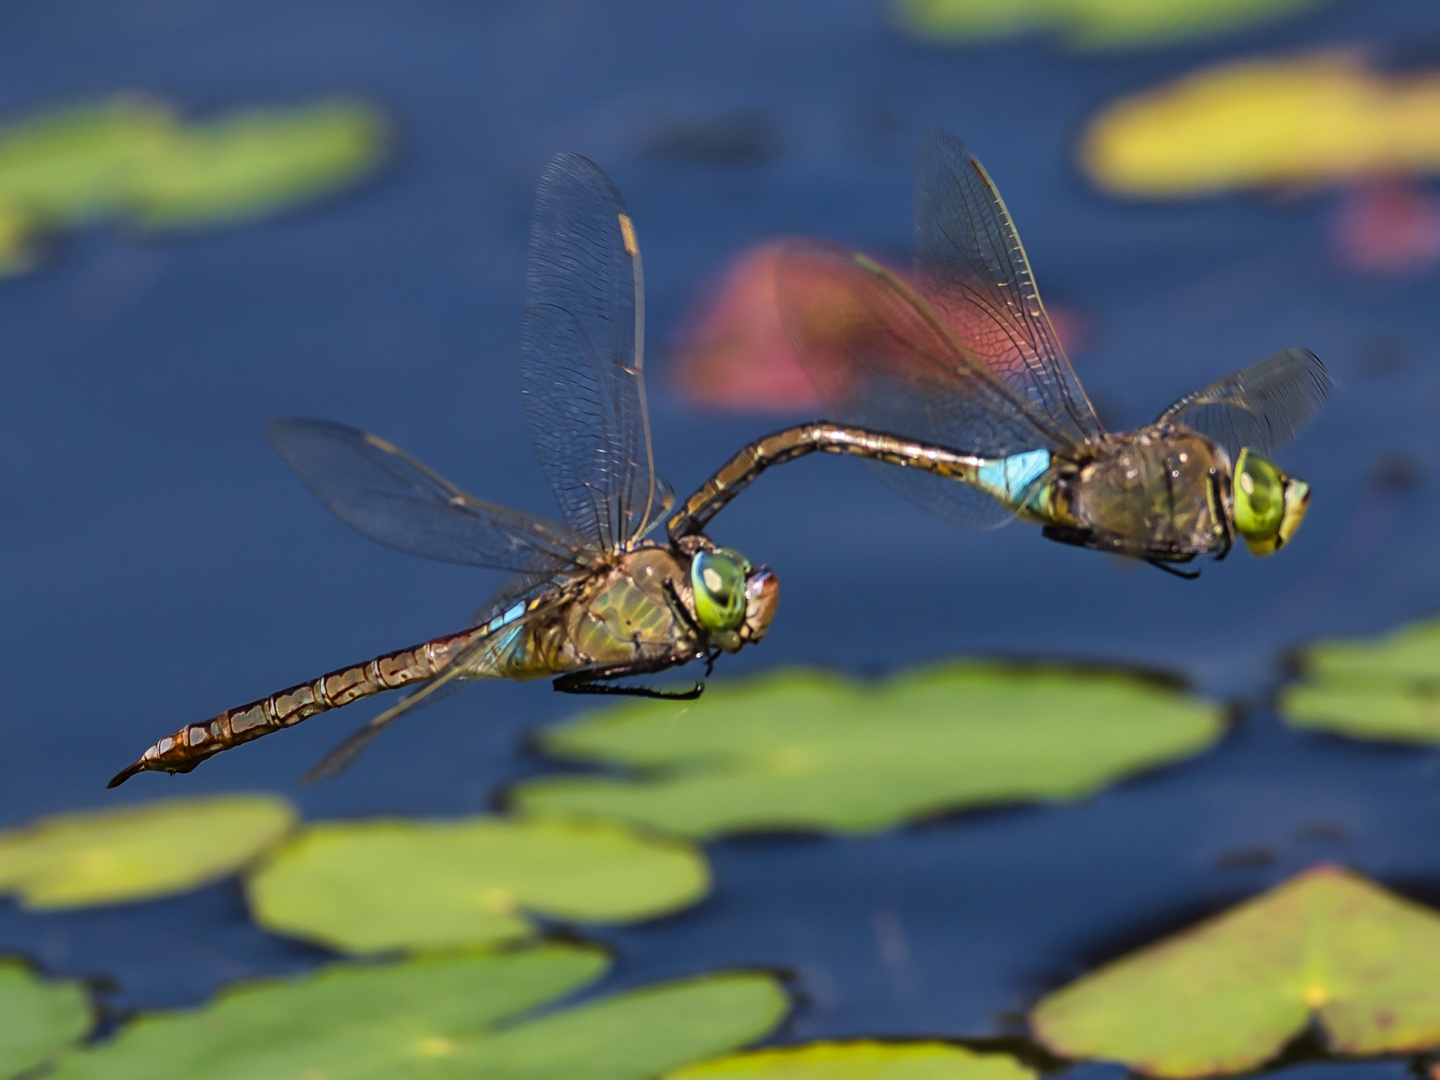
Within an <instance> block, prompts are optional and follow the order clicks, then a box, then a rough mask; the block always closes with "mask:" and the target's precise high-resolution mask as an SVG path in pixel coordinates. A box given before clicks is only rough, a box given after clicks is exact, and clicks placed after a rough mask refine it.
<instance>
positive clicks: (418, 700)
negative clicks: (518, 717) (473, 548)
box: [300, 600, 554, 784]
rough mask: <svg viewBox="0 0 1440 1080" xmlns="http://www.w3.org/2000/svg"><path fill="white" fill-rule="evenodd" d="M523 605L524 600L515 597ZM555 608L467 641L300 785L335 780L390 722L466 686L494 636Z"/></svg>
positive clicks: (536, 609) (542, 608)
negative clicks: (466, 643)
mask: <svg viewBox="0 0 1440 1080" xmlns="http://www.w3.org/2000/svg"><path fill="white" fill-rule="evenodd" d="M518 602H519V603H521V604H522V605H525V603H526V602H525V601H524V600H518ZM553 610H554V605H553V604H546V603H544V602H540V603H539V605H538V606H536V607H533V608H531V610H529V611H527V612H525V613H524V615H522V616H521V617H519V618H518V619H514V620H511V621H509V622H506V623H505V624H504V625H502V626H498V627H497V628H496V629H495V630H493V631H491V632H488V633H485V634H483V635H482V636H480V637H477V638H476V639H475V640H474V641H472V642H471V643H470V644H468V645H466V646H465V647H464V648H463V649H461V650H460V651H459V652H458V653H456V654H455V656H454V657H452V658H451V660H450V662H449V663H448V664H446V665H445V667H444V668H443V669H441V671H440V672H439V673H438V674H436V676H435V677H434V678H433V679H431V680H429V681H428V682H426V683H425V684H424V685H422V686H421V687H420V688H419V689H418V690H414V691H412V692H411V693H409V694H406V695H405V696H404V697H403V698H401V699H400V700H399V701H397V702H396V703H395V704H394V705H392V706H390V708H388V709H386V710H385V711H384V712H382V713H380V714H378V715H377V716H374V717H371V718H370V719H369V720H368V721H366V723H365V726H364V727H362V728H360V729H359V730H358V731H355V732H354V733H352V734H351V735H350V736H349V737H348V738H346V739H345V740H344V741H342V742H341V743H340V745H339V746H337V747H335V749H333V750H331V751H330V752H329V753H328V754H326V755H325V756H324V757H323V758H321V759H320V761H319V762H318V763H317V764H316V765H315V766H314V767H313V768H312V769H310V770H309V771H307V772H306V773H305V775H304V776H303V777H302V778H301V781H300V782H301V783H302V784H313V783H315V782H316V781H319V780H334V779H335V778H336V777H337V776H339V775H340V774H341V773H343V772H345V770H346V769H348V768H350V766H351V765H354V764H355V762H356V761H357V760H358V759H359V758H360V755H361V754H363V753H364V752H365V751H366V750H367V749H368V748H369V746H370V744H371V743H372V742H374V741H375V740H376V739H377V738H378V737H379V736H380V733H381V732H382V731H384V730H385V729H386V728H387V727H389V726H390V725H391V724H393V723H394V722H395V721H396V720H398V719H400V717H402V716H404V715H405V714H406V713H410V712H413V711H415V710H416V709H419V708H422V707H424V706H426V705H433V704H435V703H436V702H437V701H443V700H445V699H446V698H447V697H449V696H450V695H451V694H453V693H455V692H456V691H458V690H461V689H463V688H464V686H465V681H466V676H467V675H472V674H473V673H472V671H471V668H472V665H474V663H475V662H476V661H477V660H479V659H480V658H481V657H482V656H484V655H485V652H486V650H488V649H492V648H494V647H495V643H496V642H495V635H496V634H497V633H498V634H507V633H510V632H511V631H512V628H513V627H514V626H515V625H516V624H518V623H523V622H525V621H526V620H529V619H536V618H543V617H545V616H546V615H548V614H549V613H550V612H551V611H553Z"/></svg>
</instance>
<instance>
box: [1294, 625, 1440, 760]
mask: <svg viewBox="0 0 1440 1080" xmlns="http://www.w3.org/2000/svg"><path fill="white" fill-rule="evenodd" d="M1301 665H1302V668H1303V671H1304V676H1303V678H1302V679H1301V680H1300V681H1299V682H1297V683H1295V684H1293V685H1291V686H1289V687H1286V688H1285V690H1284V691H1283V692H1282V693H1281V695H1280V701H1279V709H1280V713H1281V715H1282V716H1284V717H1285V719H1286V720H1288V721H1289V722H1290V723H1291V724H1293V725H1295V726H1296V727H1304V728H1313V729H1315V730H1319V731H1329V732H1333V733H1335V734H1338V735H1348V736H1351V737H1353V738H1358V739H1365V738H1369V739H1389V740H1394V741H1398V742H1419V743H1433V742H1440V621H1431V622H1423V623H1418V624H1415V625H1412V626H1408V627H1403V628H1401V629H1399V630H1396V631H1395V632H1393V633H1390V634H1385V635H1383V636H1381V637H1377V638H1368V639H1367V638H1359V639H1355V640H1349V641H1328V642H1321V643H1319V644H1317V645H1313V646H1311V647H1310V648H1309V649H1306V650H1305V651H1304V652H1303V653H1302V654H1301Z"/></svg>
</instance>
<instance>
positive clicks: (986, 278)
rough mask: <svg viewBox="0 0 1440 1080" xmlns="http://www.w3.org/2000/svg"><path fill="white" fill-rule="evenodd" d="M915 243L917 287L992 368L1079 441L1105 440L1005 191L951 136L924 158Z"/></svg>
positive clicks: (934, 135)
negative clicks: (1048, 308)
mask: <svg viewBox="0 0 1440 1080" xmlns="http://www.w3.org/2000/svg"><path fill="white" fill-rule="evenodd" d="M914 245H915V255H914V257H915V270H916V274H917V278H918V281H917V287H918V288H919V289H920V290H921V291H922V292H923V293H924V294H925V296H926V297H927V298H928V299H929V300H930V302H931V304H932V306H934V308H935V310H936V311H937V312H938V313H939V314H940V316H941V318H943V319H944V320H945V321H946V322H947V323H948V324H949V325H950V326H951V327H952V328H953V329H954V330H955V332H956V333H957V334H958V335H959V337H960V338H961V339H962V340H963V341H964V342H965V344H966V346H967V347H968V348H969V349H970V350H971V351H972V352H974V353H975V355H976V356H977V357H979V359H980V360H981V362H982V363H984V364H985V366H986V367H987V368H989V369H990V370H991V371H993V372H995V373H996V375H997V376H998V377H1000V378H1002V379H1004V381H1005V382H1006V383H1007V384H1008V385H1009V386H1010V388H1011V389H1012V390H1014V391H1015V392H1016V393H1017V394H1018V395H1020V397H1021V398H1022V399H1023V400H1025V401H1026V402H1027V403H1028V404H1029V405H1030V406H1031V408H1032V409H1034V410H1036V411H1038V412H1040V413H1042V414H1043V415H1044V416H1045V417H1047V418H1048V420H1049V423H1050V426H1051V427H1053V428H1055V429H1057V430H1058V431H1059V432H1061V433H1062V434H1063V435H1065V436H1066V437H1067V438H1068V439H1069V440H1071V441H1072V442H1083V441H1085V440H1087V439H1095V438H1098V437H1099V436H1100V435H1101V434H1103V433H1104V427H1103V426H1102V425H1101V423H1100V420H1099V418H1098V417H1097V416H1096V415H1095V409H1094V408H1093V407H1092V406H1091V404H1090V399H1089V398H1088V397H1087V396H1086V395H1085V391H1084V389H1083V388H1082V387H1081V385H1080V382H1079V380H1078V379H1076V377H1075V372H1074V370H1073V369H1072V368H1071V367H1070V361H1069V360H1068V359H1066V357H1065V351H1064V349H1062V348H1061V346H1060V339H1059V338H1058V337H1057V336H1056V335H1055V328H1054V327H1053V326H1051V325H1050V317H1049V316H1048V315H1046V314H1045V305H1044V304H1042V303H1041V301H1040V293H1039V290H1038V289H1037V288H1036V286H1035V276H1034V274H1033V273H1032V272H1031V270H1030V263H1029V260H1027V259H1026V257H1025V249H1024V247H1023V246H1021V243H1020V235H1019V233H1017V232H1016V231H1015V225H1014V222H1012V221H1011V220H1010V212H1009V211H1008V210H1006V209H1005V202H1004V200H1002V199H1001V198H1000V192H999V191H998V190H996V187H995V183H994V181H992V180H991V179H990V176H989V174H988V173H986V171H985V167H984V166H983V165H981V164H980V162H979V161H977V160H976V159H975V155H974V154H972V153H971V152H970V148H969V147H967V146H966V145H965V144H964V143H963V142H961V141H960V140H959V139H957V138H955V136H953V135H950V134H948V133H947V132H944V131H931V132H928V133H927V134H926V135H925V136H924V137H923V138H922V139H921V140H920V146H919V149H918V150H917V151H916V154H915V235H914Z"/></svg>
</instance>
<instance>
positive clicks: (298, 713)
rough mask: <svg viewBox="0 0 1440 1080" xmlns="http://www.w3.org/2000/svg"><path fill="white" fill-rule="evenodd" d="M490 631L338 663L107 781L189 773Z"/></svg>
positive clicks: (180, 738) (159, 748)
mask: <svg viewBox="0 0 1440 1080" xmlns="http://www.w3.org/2000/svg"><path fill="white" fill-rule="evenodd" d="M491 632H493V631H492V629H491V627H490V626H488V625H487V626H478V627H474V628H472V629H469V630H462V631H460V633H458V634H450V635H447V636H446V637H439V638H435V639H434V640H433V641H427V642H425V643H424V644H421V645H415V646H413V647H411V648H408V649H400V650H399V651H397V652H392V653H386V654H385V655H384V656H377V657H376V658H375V659H374V660H369V661H367V662H365V663H363V664H355V665H352V666H350V667H345V668H340V669H339V670H338V671H332V672H330V673H329V674H326V675H321V676H320V677H319V678H318V679H312V680H310V681H309V682H304V683H300V684H299V685H298V686H292V687H290V688H289V689H286V690H281V691H280V692H279V693H276V694H271V695H270V696H269V697H265V698H261V699H260V700H259V701H252V702H251V703H250V704H249V705H241V706H240V707H239V708H238V709H228V710H226V711H225V712H222V713H221V714H220V715H219V716H216V717H214V718H213V719H210V720H206V721H205V722H204V723H200V724H189V725H187V726H185V727H183V728H181V729H180V730H179V731H177V732H175V733H174V734H173V735H168V736H166V737H165V738H163V739H161V740H160V741H159V742H157V743H156V744H155V745H154V746H152V747H150V749H148V750H146V751H145V753H143V754H142V755H140V758H139V760H137V761H136V762H135V763H134V764H133V765H130V766H128V767H126V768H125V769H122V770H121V771H120V772H119V773H117V774H116V775H115V777H114V778H113V779H112V780H111V781H110V784H109V786H110V787H116V786H118V785H120V784H123V783H124V782H125V781H126V780H128V779H130V777H132V776H134V775H135V774H136V773H140V772H146V771H154V772H171V773H177V772H189V771H190V770H191V769H193V768H194V767H195V766H196V765H198V764H200V762H202V761H204V760H205V759H206V758H208V757H210V756H212V755H214V754H218V753H220V752H221V751H222V750H228V749H230V748H231V747H232V746H239V745H240V744H241V743H243V742H249V741H250V740H251V739H258V738H260V736H262V735H268V734H269V733H270V732H272V731H279V730H280V729H281V728H287V727H292V726H294V725H295V724H298V723H300V721H302V720H307V719H309V718H310V717H312V716H316V715H318V714H320V713H323V712H329V711H330V710H331V709H338V708H339V707H340V706H342V705H348V704H350V703H351V702H352V701H359V700H360V699H361V698H366V697H370V696H371V695H373V694H379V693H383V692H384V691H386V690H398V689H400V688H401V687H404V686H410V685H411V684H413V683H417V682H425V681H427V680H429V679H432V678H434V677H435V676H436V675H437V674H439V672H440V671H441V670H442V669H444V668H445V666H446V665H447V664H449V663H450V661H451V660H452V659H453V658H454V657H455V655H456V654H457V653H459V652H460V651H461V650H462V649H464V648H465V647H466V646H467V645H469V644H470V643H471V642H473V641H475V640H476V639H477V638H480V637H482V636H484V635H486V634H489V633H491ZM476 674H477V675H479V674H480V673H479V672H477V673H476Z"/></svg>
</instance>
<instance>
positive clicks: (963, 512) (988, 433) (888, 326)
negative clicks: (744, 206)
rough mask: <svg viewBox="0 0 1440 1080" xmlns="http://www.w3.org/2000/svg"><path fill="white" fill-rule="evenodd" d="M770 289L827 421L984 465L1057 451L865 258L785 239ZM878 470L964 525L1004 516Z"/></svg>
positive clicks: (961, 494)
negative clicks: (975, 458)
mask: <svg viewBox="0 0 1440 1080" xmlns="http://www.w3.org/2000/svg"><path fill="white" fill-rule="evenodd" d="M776 288H777V293H778V300H779V305H780V313H781V318H782V320H783V321H784V324H785V329H786V333H787V334H788V336H789V338H790V341H791V344H792V345H793V346H794V348H795V350H796V352H797V353H798V355H799V356H800V360H801V362H802V363H803V364H804V366H805V369H806V371H807V372H808V373H809V375H810V379H811V381H812V382H813V383H814V384H815V389H816V392H817V393H818V394H819V395H820V399H821V401H823V402H824V403H825V407H826V410H827V412H828V413H830V414H831V417H832V418H833V419H835V420H838V421H839V422H841V423H845V424H854V425H857V426H861V427H867V428H871V429H874V430H878V431H884V432H888V433H891V434H896V435H904V436H906V437H909V438H913V439H919V440H922V441H924V442H929V443H936V444H939V445H942V446H947V447H950V448H952V449H955V450H959V451H962V452H964V453H971V454H980V455H984V456H986V457H1004V456H1006V455H1007V454H1012V453H1017V452H1020V451H1023V450H1034V449H1039V448H1045V449H1050V450H1056V449H1060V448H1061V447H1063V446H1064V445H1065V443H1066V440H1065V439H1064V438H1063V437H1062V436H1061V435H1060V434H1059V433H1057V432H1055V431H1052V430H1049V429H1047V428H1046V427H1044V426H1042V422H1041V421H1039V420H1038V419H1037V418H1036V417H1035V416H1034V415H1033V414H1032V413H1031V411H1030V410H1029V409H1028V408H1027V406H1026V405H1025V403H1024V402H1023V401H1022V400H1021V399H1020V398H1019V397H1018V396H1017V395H1016V394H1015V392H1014V391H1012V390H1011V389H1010V388H1009V387H1008V386H1007V385H1006V384H1005V383H1004V382H1003V381H1001V380H1000V379H998V378H997V377H996V376H995V374H994V373H993V372H991V371H990V370H989V368H988V367H986V365H985V364H983V363H982V362H981V361H980V360H979V359H978V358H977V357H975V356H974V354H972V353H971V352H969V350H968V349H967V348H966V347H965V345H964V344H963V343H962V342H961V341H960V340H959V339H958V338H957V336H956V335H955V334H954V333H953V332H952V331H951V330H950V329H949V327H947V326H946V325H945V324H944V323H943V322H942V321H941V320H940V319H939V317H938V316H937V315H936V313H935V312H934V311H933V310H932V309H931V308H930V307H929V305H928V304H927V303H926V301H925V300H924V298H922V297H921V296H920V295H919V294H918V293H916V292H915V291H914V290H913V289H911V288H910V287H909V286H908V285H906V284H905V282H903V281H902V280H900V278H898V277H897V276H896V275H894V274H892V273H890V272H889V271H888V270H885V269H884V268H883V267H880V266H878V265H877V264H875V263H874V262H872V261H871V260H869V259H867V258H866V257H865V256H863V255H858V254H856V253H854V252H852V251H848V250H846V249H844V248H841V247H837V246H834V245H830V244H824V243H819V242H816V241H796V242H793V243H791V244H789V245H788V246H787V247H786V248H785V250H784V251H783V252H782V253H781V255H780V258H779V261H778V263H777V269H776ZM877 469H878V475H879V476H880V477H881V478H882V479H884V480H885V482H886V483H887V484H889V485H890V486H891V487H894V488H895V489H896V490H898V491H899V492H900V493H901V494H903V495H904V496H905V497H906V498H909V499H911V500H912V501H914V502H916V503H918V504H919V505H920V506H922V507H924V508H925V509H926V510H929V511H931V512H932V513H935V514H938V515H939V516H941V517H944V518H948V519H950V520H953V521H958V522H960V523H962V524H966V525H970V526H972V527H987V526H993V525H997V524H1001V523H1003V522H1005V521H1007V520H1009V518H1010V517H1011V513H1010V511H1009V510H1007V509H1006V508H1005V507H1004V506H1003V505H1001V504H1000V503H999V502H998V501H996V500H994V499H992V498H990V497H989V496H988V495H985V494H984V493H982V492H980V491H977V490H975V489H973V488H970V487H968V486H966V485H965V484H963V483H960V482H958V481H951V480H943V479H939V478H937V477H933V476H928V475H924V474H920V473H917V472H915V471H913V470H910V469H905V468H895V467H893V466H877Z"/></svg>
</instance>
